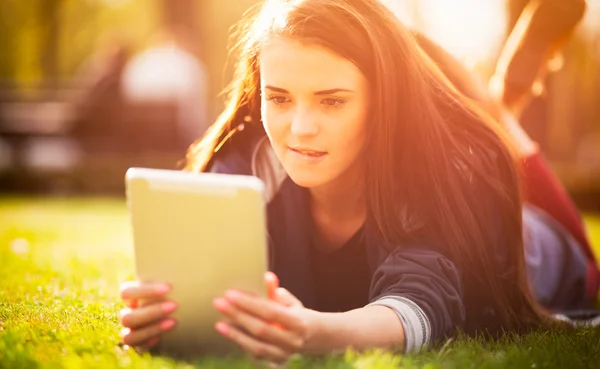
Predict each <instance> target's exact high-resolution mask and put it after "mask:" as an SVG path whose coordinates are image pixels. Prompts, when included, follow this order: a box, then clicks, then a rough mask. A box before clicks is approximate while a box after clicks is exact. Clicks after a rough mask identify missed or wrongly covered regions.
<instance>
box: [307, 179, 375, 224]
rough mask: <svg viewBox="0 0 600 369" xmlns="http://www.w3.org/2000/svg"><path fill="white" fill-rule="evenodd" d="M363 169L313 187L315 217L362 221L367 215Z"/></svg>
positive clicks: (328, 220) (311, 193) (345, 221)
mask: <svg viewBox="0 0 600 369" xmlns="http://www.w3.org/2000/svg"><path fill="white" fill-rule="evenodd" d="M362 173H363V172H362V171H353V173H347V175H343V176H341V177H340V178H338V179H337V180H336V181H334V182H332V183H328V184H326V185H323V186H320V187H315V188H311V189H310V190H309V192H310V195H311V212H312V214H313V217H314V218H315V219H319V220H322V221H325V222H326V223H329V222H344V223H347V222H352V221H356V220H359V221H360V223H362V222H363V221H364V219H365V217H366V203H365V181H364V175H363V174H362Z"/></svg>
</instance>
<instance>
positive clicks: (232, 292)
mask: <svg viewBox="0 0 600 369" xmlns="http://www.w3.org/2000/svg"><path fill="white" fill-rule="evenodd" d="M241 296H242V294H241V293H239V292H238V291H236V290H229V291H227V292H225V297H227V298H228V299H230V300H234V301H235V300H239V299H240V297H241Z"/></svg>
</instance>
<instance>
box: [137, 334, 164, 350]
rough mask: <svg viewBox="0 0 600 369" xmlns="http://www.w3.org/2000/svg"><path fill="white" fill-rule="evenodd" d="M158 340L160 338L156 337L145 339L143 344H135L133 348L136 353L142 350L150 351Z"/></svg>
mask: <svg viewBox="0 0 600 369" xmlns="http://www.w3.org/2000/svg"><path fill="white" fill-rule="evenodd" d="M159 341H160V338H158V337H153V338H150V339H149V340H147V341H146V342H144V343H143V344H141V345H139V346H137V347H136V348H135V350H136V351H137V352H138V353H144V352H148V351H150V350H151V349H152V348H153V347H154V346H156V345H157V344H158V342H159Z"/></svg>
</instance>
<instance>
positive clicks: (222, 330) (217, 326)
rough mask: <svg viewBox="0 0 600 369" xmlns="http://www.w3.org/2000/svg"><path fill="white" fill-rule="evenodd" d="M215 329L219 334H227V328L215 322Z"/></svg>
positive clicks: (223, 324)
mask: <svg viewBox="0 0 600 369" xmlns="http://www.w3.org/2000/svg"><path fill="white" fill-rule="evenodd" d="M215 328H216V330H217V331H218V332H219V333H221V334H227V333H228V332H229V327H228V326H227V324H225V323H223V322H217V324H215Z"/></svg>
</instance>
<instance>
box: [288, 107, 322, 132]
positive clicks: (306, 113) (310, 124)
mask: <svg viewBox="0 0 600 369" xmlns="http://www.w3.org/2000/svg"><path fill="white" fill-rule="evenodd" d="M290 130H291V133H292V134H293V135H294V136H298V137H303V136H316V135H317V134H318V133H319V125H318V124H317V122H316V119H315V117H314V115H313V114H311V112H310V109H307V108H298V109H297V110H296V111H295V113H294V116H293V117H292V124H291V127H290Z"/></svg>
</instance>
